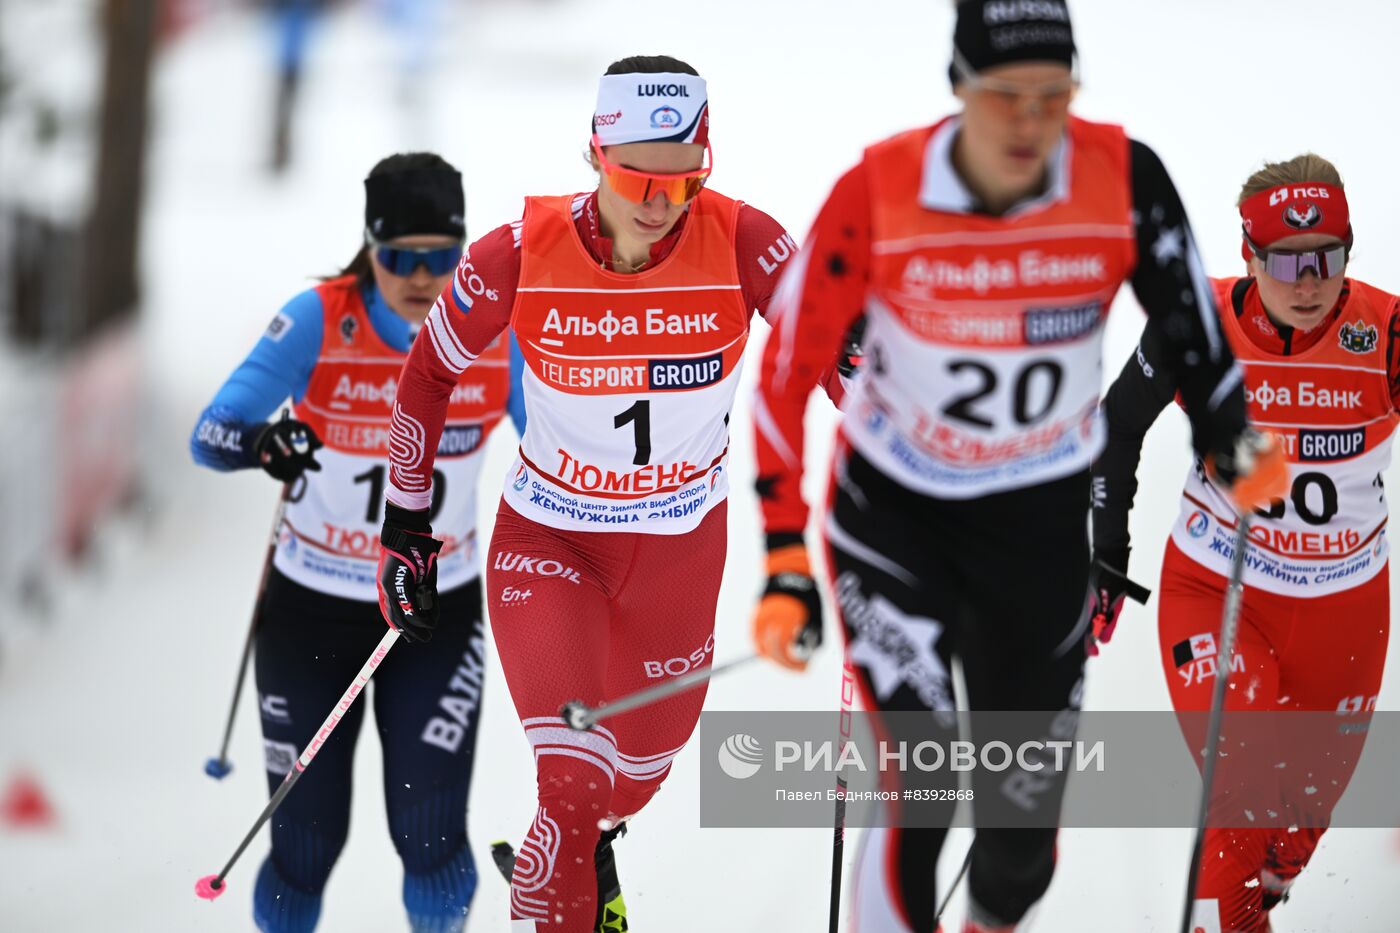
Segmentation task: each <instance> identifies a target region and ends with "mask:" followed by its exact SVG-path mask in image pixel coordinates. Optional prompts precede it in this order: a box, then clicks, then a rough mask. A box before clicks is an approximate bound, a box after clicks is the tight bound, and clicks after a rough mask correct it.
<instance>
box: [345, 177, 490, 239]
mask: <svg viewBox="0 0 1400 933" xmlns="http://www.w3.org/2000/svg"><path fill="white" fill-rule="evenodd" d="M465 214H466V199H465V198H464V197H463V195H462V176H461V175H460V174H459V173H458V172H457V171H456V170H454V169H450V168H412V169H404V170H399V171H388V172H382V173H380V174H378V175H371V176H369V177H368V178H366V179H365V229H366V230H368V231H369V235H370V236H372V237H374V238H375V239H376V240H379V241H381V242H384V241H387V240H393V239H397V238H398V237H401V236H415V235H422V234H428V233H440V234H443V235H444V236H452V237H457V238H458V239H461V238H462V237H465V236H466V235H467V227H466V220H465V217H464V215H465Z"/></svg>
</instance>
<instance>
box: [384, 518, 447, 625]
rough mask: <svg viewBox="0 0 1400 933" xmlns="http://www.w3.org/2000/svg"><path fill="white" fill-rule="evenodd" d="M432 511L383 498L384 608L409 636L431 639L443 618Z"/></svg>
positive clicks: (388, 618)
mask: <svg viewBox="0 0 1400 933" xmlns="http://www.w3.org/2000/svg"><path fill="white" fill-rule="evenodd" d="M432 535H433V529H432V526H430V525H429V524H428V513H427V511H421V512H415V511H413V510H411V509H401V508H399V507H398V506H396V505H394V504H393V503H391V502H386V503H385V504H384V528H383V530H382V531H381V532H380V533H379V545H380V551H379V611H380V612H382V613H383V614H384V621H385V622H387V623H389V626H390V627H391V628H393V629H396V630H397V631H398V632H399V633H400V634H402V635H403V636H404V637H405V638H407V639H408V640H409V641H419V642H422V641H428V640H429V639H431V638H432V637H433V629H435V628H437V624H438V612H439V607H438V596H437V555H438V551H440V550H442V542H441V541H439V540H438V539H437V538H434V537H433V536H432Z"/></svg>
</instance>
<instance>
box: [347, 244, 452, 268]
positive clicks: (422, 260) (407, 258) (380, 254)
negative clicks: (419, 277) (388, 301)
mask: <svg viewBox="0 0 1400 933" xmlns="http://www.w3.org/2000/svg"><path fill="white" fill-rule="evenodd" d="M369 245H370V248H371V249H373V250H374V258H375V259H377V260H379V264H380V265H381V266H383V267H384V268H385V269H387V270H388V271H390V272H392V273H393V274H394V275H412V274H413V270H414V269H417V268H418V267H419V266H423V267H424V268H426V269H427V270H428V274H429V275H446V274H447V273H449V272H451V271H452V270H453V269H455V268H457V263H458V262H460V261H461V259H462V244H461V243H454V244H452V245H451V246H434V247H431V248H428V249H424V248H421V247H420V248H417V249H412V248H409V247H404V246H388V245H386V244H384V243H380V242H378V241H376V240H370V242H369Z"/></svg>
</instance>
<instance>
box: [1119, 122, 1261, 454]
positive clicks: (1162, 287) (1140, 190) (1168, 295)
mask: <svg viewBox="0 0 1400 933" xmlns="http://www.w3.org/2000/svg"><path fill="white" fill-rule="evenodd" d="M1129 145H1130V147H1131V151H1130V160H1131V169H1132V187H1133V219H1134V223H1135V225H1136V227H1137V248H1138V259H1137V268H1136V269H1135V270H1134V271H1133V279H1132V282H1133V292H1134V293H1136V295H1137V299H1138V302H1139V303H1140V304H1141V305H1142V307H1143V309H1144V310H1146V311H1147V315H1148V317H1149V318H1150V319H1151V320H1152V321H1153V323H1154V324H1156V325H1157V332H1158V335H1159V336H1160V346H1161V364H1160V365H1161V366H1163V367H1165V368H1166V369H1168V370H1171V371H1172V372H1173V373H1174V374H1175V376H1176V382H1177V388H1178V389H1179V390H1180V392H1181V397H1182V400H1183V401H1184V402H1185V404H1186V412H1187V415H1188V416H1189V417H1190V419H1191V441H1192V444H1193V446H1194V447H1195V448H1196V453H1197V454H1198V455H1201V456H1204V455H1206V454H1208V453H1214V452H1230V453H1233V450H1234V445H1235V441H1236V439H1237V438H1238V437H1239V434H1240V432H1241V431H1243V430H1244V427H1245V403H1244V379H1243V375H1242V373H1241V371H1240V368H1239V366H1238V365H1236V363H1235V358H1234V354H1233V353H1231V352H1230V345H1229V343H1228V341H1227V340H1226V338H1225V334H1224V332H1223V331H1222V330H1221V328H1220V319H1219V317H1218V316H1217V312H1216V307H1215V298H1214V296H1213V294H1212V292H1211V287H1210V281H1209V280H1208V279H1207V278H1206V273H1205V268H1204V267H1203V266H1202V265H1201V258H1200V255H1199V253H1197V251H1196V241H1195V238H1194V237H1192V235H1191V225H1190V224H1189V223H1187V220H1186V209H1185V208H1184V207H1183V206H1182V204H1181V198H1180V197H1179V196H1178V195H1177V193H1176V188H1175V186H1173V185H1172V180H1171V178H1170V177H1169V176H1168V175H1167V170H1166V168H1165V167H1163V165H1162V161H1161V160H1160V159H1158V158H1157V154H1156V153H1155V152H1153V151H1152V150H1151V149H1149V148H1148V147H1147V146H1145V145H1143V144H1142V143H1140V142H1138V141H1136V140H1132V141H1131V142H1130V144H1129Z"/></svg>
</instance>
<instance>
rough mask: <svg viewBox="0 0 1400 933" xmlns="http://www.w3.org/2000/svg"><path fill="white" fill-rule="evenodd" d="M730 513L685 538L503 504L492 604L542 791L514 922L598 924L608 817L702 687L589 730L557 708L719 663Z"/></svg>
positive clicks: (700, 699) (517, 925) (639, 783)
mask: <svg viewBox="0 0 1400 933" xmlns="http://www.w3.org/2000/svg"><path fill="white" fill-rule="evenodd" d="M725 514H726V509H725V505H724V504H723V503H721V504H720V505H718V506H716V507H715V508H713V509H712V510H711V512H710V514H709V515H707V516H706V517H705V518H704V520H703V521H702V522H701V523H700V525H699V527H697V528H696V529H695V530H694V531H691V532H688V533H687V534H683V535H648V534H637V533H634V532H581V531H562V530H559V529H555V528H549V527H547V526H544V525H540V524H537V523H535V522H532V521H529V520H527V519H525V518H522V517H521V516H520V515H519V514H518V513H516V512H515V511H514V510H513V509H511V508H510V507H509V506H508V505H506V504H505V503H504V502H502V503H501V506H500V509H499V510H498V512H497V514H496V530H495V533H494V534H493V535H492V537H491V549H490V552H489V554H488V556H487V569H486V604H487V606H488V607H489V610H490V616H491V631H492V633H493V634H494V636H495V639H496V650H497V652H498V653H499V655H500V659H501V666H502V667H503V668H504V669H505V675H506V684H507V685H508V686H509V687H510V695H511V698H512V699H513V700H514V701H515V710H516V713H517V714H518V715H519V716H520V721H521V724H522V725H524V727H525V735H526V737H527V738H528V739H529V740H530V746H531V747H532V748H533V749H534V753H535V774H536V781H537V785H538V788H539V809H538V810H537V811H536V813H535V817H534V822H533V823H532V824H531V826H530V829H529V832H528V833H527V834H526V836H525V841H524V843H523V844H522V845H521V846H520V848H519V854H518V856H517V859H516V862H515V874H514V876H513V877H512V879H511V921H512V922H511V930H512V931H515V933H518V931H534V930H537V929H539V930H545V929H548V930H549V931H550V933H575V931H580V933H581V931H586V930H589V929H590V928H591V926H592V923H593V919H594V914H595V911H596V909H597V878H596V875H595V872H594V866H593V850H594V848H595V847H596V845H597V843H598V835H599V832H600V827H599V821H600V820H603V819H609V820H612V819H617V818H620V817H627V816H631V815H632V814H634V813H636V812H637V811H638V810H640V809H641V808H642V807H643V806H644V805H645V804H646V802H647V801H648V800H650V799H651V797H652V795H653V794H655V793H656V791H657V789H658V788H659V787H660V786H661V782H662V781H663V780H664V779H665V777H666V774H667V773H668V772H669V771H670V769H671V760H672V759H673V758H675V756H676V754H677V753H678V752H680V750H681V748H682V747H683V746H684V745H685V743H686V741H687V740H688V739H689V738H690V734H691V733H692V732H693V731H694V730H695V724H696V722H697V721H698V720H699V718H700V708H701V706H702V704H703V703H704V700H705V688H704V687H703V686H702V687H697V688H695V689H692V690H687V691H685V692H683V693H680V694H678V695H676V696H674V697H672V698H671V699H669V700H664V701H662V702H660V703H656V704H653V705H651V706H647V707H643V708H641V709H637V710H633V711H632V712H628V713H623V714H621V715H618V716H615V717H610V718H608V719H607V720H605V721H604V722H603V723H602V724H601V725H599V726H596V727H595V728H593V729H592V730H591V731H588V732H574V731H572V730H570V729H569V728H568V727H567V726H565V725H564V723H563V721H562V720H561V719H560V718H559V708H560V707H561V706H562V705H563V704H565V703H566V702H568V701H569V700H582V701H583V702H585V703H587V704H588V705H589V706H597V705H598V704H600V703H603V702H604V701H607V700H610V699H614V698H617V697H620V696H622V695H624V694H627V693H632V692H634V691H637V690H641V689H643V688H645V687H649V686H652V685H654V684H658V683H661V682H662V681H663V680H665V679H668V678H670V677H675V676H679V675H681V674H684V673H686V672H687V671H690V670H693V669H694V668H696V667H706V666H708V665H709V664H710V662H711V661H712V660H713V657H714V626H715V604H716V601H717V600H718V598H719V586H720V578H721V577H722V575H723V573H724V558H725V538H726V527H725Z"/></svg>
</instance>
